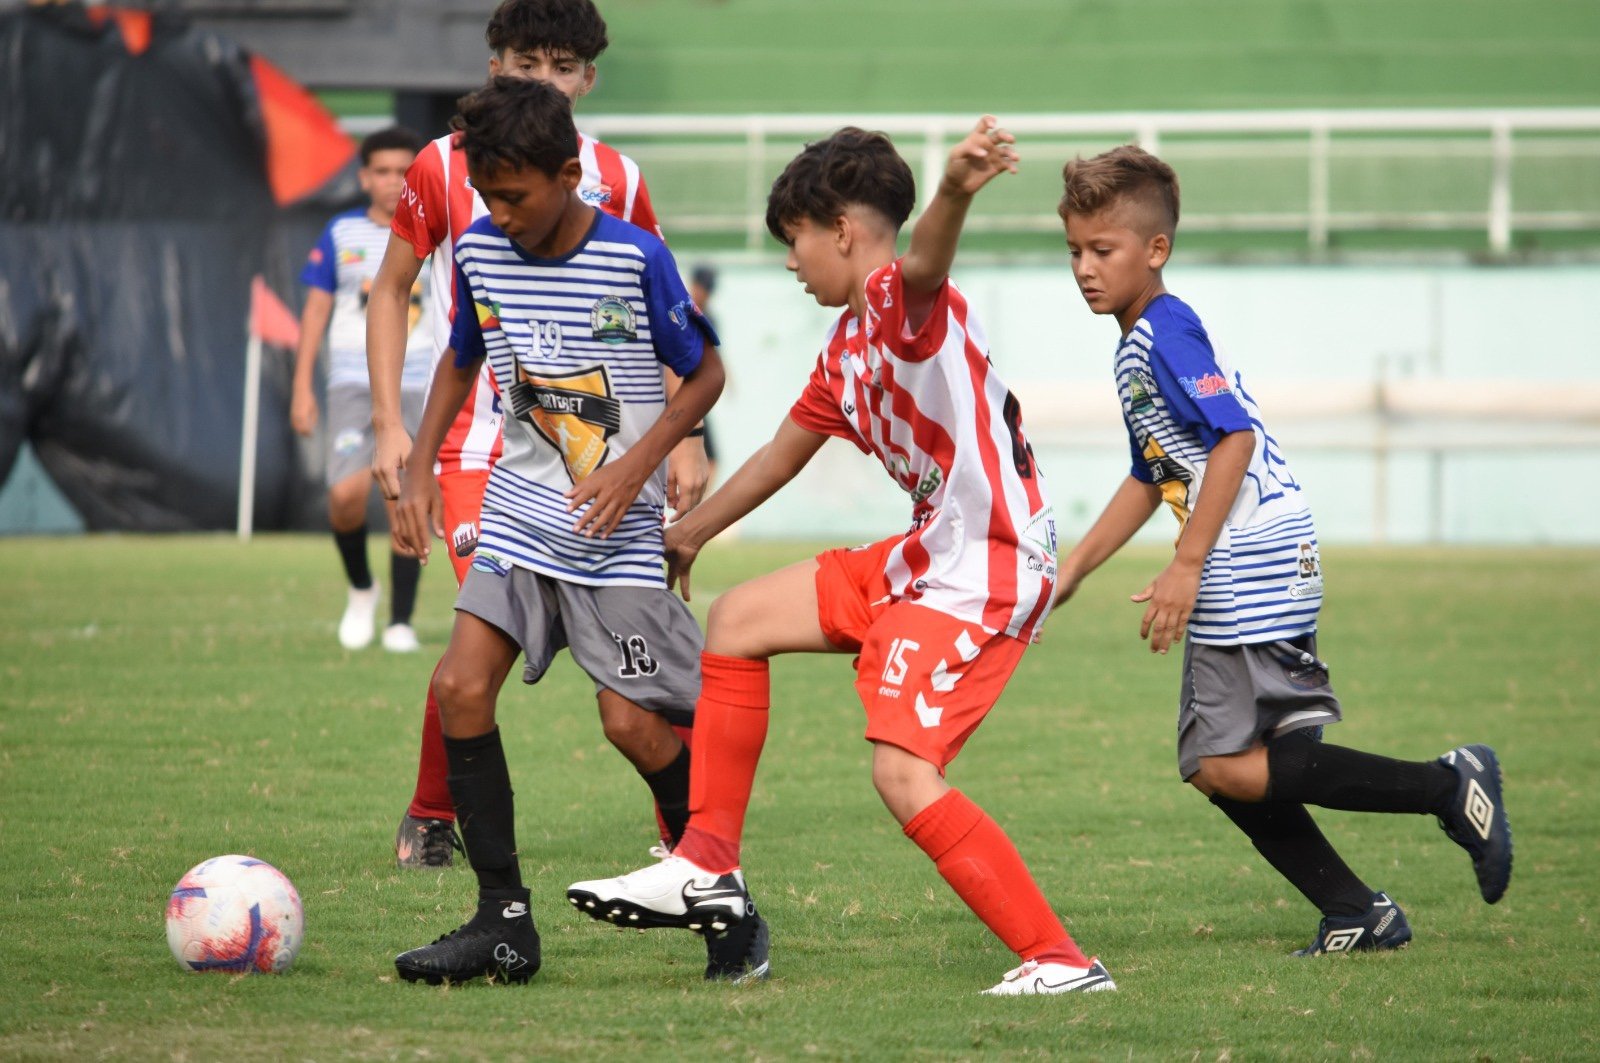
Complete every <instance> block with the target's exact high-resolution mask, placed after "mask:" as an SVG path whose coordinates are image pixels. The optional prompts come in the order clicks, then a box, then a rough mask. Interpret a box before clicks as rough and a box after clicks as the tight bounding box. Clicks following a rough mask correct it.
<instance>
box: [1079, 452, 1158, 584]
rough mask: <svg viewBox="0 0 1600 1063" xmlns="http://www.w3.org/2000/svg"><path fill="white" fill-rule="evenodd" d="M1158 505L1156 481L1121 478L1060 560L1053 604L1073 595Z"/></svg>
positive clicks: (1120, 547)
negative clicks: (1079, 585)
mask: <svg viewBox="0 0 1600 1063" xmlns="http://www.w3.org/2000/svg"><path fill="white" fill-rule="evenodd" d="M1160 504H1161V491H1160V489H1159V488H1157V487H1156V485H1155V484H1148V483H1145V482H1144V481H1143V480H1139V479H1135V478H1134V477H1132V476H1129V477H1127V478H1126V479H1124V480H1123V481H1122V486H1121V487H1119V488H1117V493H1116V494H1114V495H1112V496H1111V501H1110V502H1107V503H1106V508H1105V510H1104V511H1103V512H1102V513H1101V514H1100V516H1099V517H1097V518H1096V519H1095V522H1094V524H1093V525H1092V526H1091V527H1090V528H1089V530H1088V531H1086V532H1084V534H1083V538H1082V539H1080V540H1078V545H1077V546H1074V547H1073V548H1072V551H1071V552H1070V553H1068V554H1067V556H1066V558H1065V559H1064V560H1063V561H1062V562H1061V568H1060V570H1059V571H1058V572H1057V574H1056V600H1055V604H1056V605H1060V604H1061V603H1062V602H1064V601H1066V600H1067V599H1068V598H1070V597H1072V595H1073V592H1074V591H1076V590H1077V589H1078V584H1080V583H1082V582H1083V578H1084V577H1085V576H1087V575H1088V574H1089V573H1091V572H1093V571H1094V570H1095V569H1097V568H1099V567H1100V566H1101V565H1103V564H1105V562H1106V559H1107V558H1109V557H1110V556H1111V555H1112V554H1114V553H1116V552H1117V551H1118V550H1120V549H1122V547H1123V545H1124V544H1126V543H1127V541H1128V540H1129V539H1131V538H1133V533H1134V532H1136V531H1138V530H1139V529H1140V528H1142V527H1144V523H1145V521H1147V520H1149V519H1150V514H1152V513H1154V512H1155V511H1156V507H1157V506H1159V505H1160Z"/></svg>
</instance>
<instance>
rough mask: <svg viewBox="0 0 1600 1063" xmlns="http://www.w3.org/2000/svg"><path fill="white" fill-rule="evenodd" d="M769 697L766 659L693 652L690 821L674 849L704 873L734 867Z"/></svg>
mask: <svg viewBox="0 0 1600 1063" xmlns="http://www.w3.org/2000/svg"><path fill="white" fill-rule="evenodd" d="M771 701H772V683H771V680H770V678H769V676H768V670H767V662H766V661H765V660H759V661H752V660H748V659H746V658H743V657H723V656H721V655H719V654H715V653H702V654H701V655H700V701H699V702H698V703H697V704H696V705H695V710H694V745H693V746H691V747H690V750H689V826H688V829H686V830H685V831H684V832H683V840H682V841H680V842H679V843H678V848H677V850H676V852H677V854H678V855H679V856H684V857H687V858H689V859H690V860H692V861H694V862H695V863H696V864H698V865H700V866H701V867H703V868H705V869H706V870H707V871H716V872H719V873H720V872H723V871H731V870H733V869H734V868H736V867H738V866H739V839H740V838H741V837H742V836H743V834H744V810H745V808H746V807H748V806H749V804H750V789H751V787H752V786H753V785H754V784H755V779H756V763H757V762H758V761H759V760H760V759H761V747H762V746H763V745H764V744H765V743H766V741H767V709H768V707H769V705H770V704H771Z"/></svg>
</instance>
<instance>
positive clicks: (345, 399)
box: [328, 384, 428, 487]
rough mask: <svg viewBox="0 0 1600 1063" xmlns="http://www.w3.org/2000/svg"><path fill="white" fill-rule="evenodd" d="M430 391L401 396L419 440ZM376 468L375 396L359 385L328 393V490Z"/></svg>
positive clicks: (403, 414)
mask: <svg viewBox="0 0 1600 1063" xmlns="http://www.w3.org/2000/svg"><path fill="white" fill-rule="evenodd" d="M427 398H428V393H427V392H426V391H402V392H400V416H401V417H402V418H404V419H405V425H406V432H408V433H409V434H410V435H413V436H415V435H416V434H417V428H418V427H419V426H420V425H421V424H422V406H423V403H424V402H426V401H427ZM371 468H372V392H371V390H369V389H368V388H364V387H362V386H361V385H359V384H335V385H334V386H332V387H330V388H329V389H328V486H329V487H332V486H333V485H334V484H336V483H338V482H339V481H341V480H347V479H349V478H350V477H352V476H354V475H355V474H356V473H358V472H366V471H368V470H370V469H371Z"/></svg>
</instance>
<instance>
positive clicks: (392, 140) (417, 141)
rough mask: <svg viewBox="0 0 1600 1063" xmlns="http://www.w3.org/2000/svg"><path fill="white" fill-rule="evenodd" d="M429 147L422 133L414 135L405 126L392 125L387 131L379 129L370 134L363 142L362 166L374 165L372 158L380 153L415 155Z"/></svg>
mask: <svg viewBox="0 0 1600 1063" xmlns="http://www.w3.org/2000/svg"><path fill="white" fill-rule="evenodd" d="M427 146H428V142H427V141H426V140H423V139H422V135H421V134H420V133H414V132H412V131H411V130H409V129H407V128H406V127H405V126H403V125H392V126H389V127H388V128H387V129H379V130H377V131H376V132H373V133H368V134H367V136H366V139H364V140H362V141H361V165H363V166H370V165H372V156H374V155H376V154H377V153H378V152H380V151H409V152H410V153H411V154H413V155H415V154H417V152H419V151H421V150H422V149H423V148H425V147H427Z"/></svg>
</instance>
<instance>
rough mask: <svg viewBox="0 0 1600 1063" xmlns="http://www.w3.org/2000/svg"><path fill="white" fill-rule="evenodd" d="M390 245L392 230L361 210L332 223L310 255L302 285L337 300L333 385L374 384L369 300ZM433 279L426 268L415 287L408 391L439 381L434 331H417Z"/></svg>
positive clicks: (331, 331) (331, 341) (332, 327)
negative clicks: (370, 362)
mask: <svg viewBox="0 0 1600 1063" xmlns="http://www.w3.org/2000/svg"><path fill="white" fill-rule="evenodd" d="M388 246H389V227H388V226H386V225H379V224H378V223H377V222H375V221H373V220H372V219H371V218H369V217H368V216H367V212H366V210H365V209H361V208H358V209H356V210H348V211H345V212H344V213H343V214H339V215H336V216H335V217H334V218H333V220H332V221H330V222H328V224H327V227H326V228H324V229H323V230H322V236H321V237H319V238H318V239H317V243H316V246H314V247H313V248H312V249H311V253H310V254H308V255H307V256H306V264H305V267H304V268H303V269H302V270H301V271H300V283H301V284H304V285H306V286H307V287H311V288H321V289H322V290H323V291H325V292H327V293H328V294H329V295H331V296H333V316H332V317H331V318H329V320H328V384H329V385H330V386H336V385H351V386H356V387H363V388H366V387H370V386H371V385H370V383H369V382H368V379H367V296H368V295H369V294H371V292H372V279H373V278H374V277H376V276H377V275H378V266H379V265H380V264H381V263H382V262H383V252H384V249H385V248H386V247H388ZM427 278H428V271H427V270H426V269H424V270H422V272H421V273H420V274H418V276H417V280H416V282H415V283H413V284H412V286H411V309H410V316H409V317H408V318H407V321H406V328H407V329H408V330H409V338H408V339H407V340H406V361H405V370H404V372H403V374H402V375H401V378H400V386H401V388H403V389H404V390H406V391H421V390H423V389H425V388H426V387H427V386H428V381H429V380H431V379H432V378H433V367H434V364H435V360H434V354H433V344H432V343H431V342H430V341H429V337H428V330H427V329H423V328H418V327H417V324H418V322H419V321H420V320H421V317H422V305H423V300H424V299H425V298H426V296H427V287H428V279H427Z"/></svg>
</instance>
